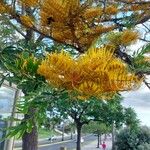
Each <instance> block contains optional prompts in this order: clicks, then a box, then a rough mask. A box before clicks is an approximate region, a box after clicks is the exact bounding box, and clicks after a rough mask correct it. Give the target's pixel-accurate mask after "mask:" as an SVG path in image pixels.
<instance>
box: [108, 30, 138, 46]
mask: <svg viewBox="0 0 150 150" xmlns="http://www.w3.org/2000/svg"><path fill="white" fill-rule="evenodd" d="M138 38H139V34H138V32H135V31H132V30H124V31H123V32H116V33H114V32H112V33H110V34H109V35H108V36H107V39H108V42H109V43H110V44H112V45H114V46H119V45H123V46H129V45H131V44H133V43H134V42H136V41H137V39H138Z"/></svg>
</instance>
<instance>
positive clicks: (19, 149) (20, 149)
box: [14, 140, 72, 150]
mask: <svg viewBox="0 0 150 150" xmlns="http://www.w3.org/2000/svg"><path fill="white" fill-rule="evenodd" d="M70 141H72V140H67V141H61V142H57V143H49V144H42V145H39V146H38V147H39V148H40V147H46V146H50V145H57V144H61V143H67V142H70ZM14 150H22V148H14Z"/></svg>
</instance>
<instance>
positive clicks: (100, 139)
mask: <svg viewBox="0 0 150 150" xmlns="http://www.w3.org/2000/svg"><path fill="white" fill-rule="evenodd" d="M100 144H102V134H100Z"/></svg>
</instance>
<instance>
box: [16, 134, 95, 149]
mask: <svg viewBox="0 0 150 150" xmlns="http://www.w3.org/2000/svg"><path fill="white" fill-rule="evenodd" d="M83 138H84V143H82V144H81V146H82V147H84V145H88V144H90V143H91V142H92V141H95V140H96V139H97V137H96V136H93V135H88V136H85V137H83ZM60 147H67V150H74V149H75V148H76V141H75V140H66V141H61V142H55V143H51V142H49V143H46V144H42V145H39V150H60ZM14 150H21V148H19V147H18V148H15V149H14Z"/></svg>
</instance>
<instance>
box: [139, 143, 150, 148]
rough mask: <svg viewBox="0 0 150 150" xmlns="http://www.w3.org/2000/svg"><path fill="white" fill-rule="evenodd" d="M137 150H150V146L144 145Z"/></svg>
mask: <svg viewBox="0 0 150 150" xmlns="http://www.w3.org/2000/svg"><path fill="white" fill-rule="evenodd" d="M137 150H150V144H148V143H144V144H141V145H139V146H138V147H137Z"/></svg>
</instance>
